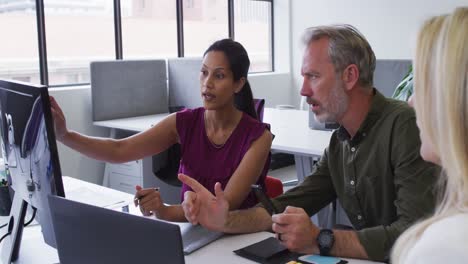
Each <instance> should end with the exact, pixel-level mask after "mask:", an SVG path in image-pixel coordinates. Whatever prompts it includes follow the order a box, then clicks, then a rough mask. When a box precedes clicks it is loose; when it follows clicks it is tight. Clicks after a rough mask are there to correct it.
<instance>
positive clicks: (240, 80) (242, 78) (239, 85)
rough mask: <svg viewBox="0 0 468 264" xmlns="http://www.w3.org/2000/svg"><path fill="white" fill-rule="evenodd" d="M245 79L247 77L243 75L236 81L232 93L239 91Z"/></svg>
mask: <svg viewBox="0 0 468 264" xmlns="http://www.w3.org/2000/svg"><path fill="white" fill-rule="evenodd" d="M246 81H247V79H246V78H245V77H241V78H240V79H239V80H238V81H236V84H235V86H236V87H235V90H234V93H238V92H240V91H241V90H242V88H243V87H244V84H245V82H246Z"/></svg>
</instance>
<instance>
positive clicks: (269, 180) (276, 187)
mask: <svg viewBox="0 0 468 264" xmlns="http://www.w3.org/2000/svg"><path fill="white" fill-rule="evenodd" d="M265 186H266V194H267V195H268V197H270V198H275V197H277V196H280V195H281V194H283V183H282V182H281V180H280V179H277V178H274V177H272V176H266V178H265Z"/></svg>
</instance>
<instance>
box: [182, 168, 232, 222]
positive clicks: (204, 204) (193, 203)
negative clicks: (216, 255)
mask: <svg viewBox="0 0 468 264" xmlns="http://www.w3.org/2000/svg"><path fill="white" fill-rule="evenodd" d="M179 180H180V181H182V182H183V183H185V184H186V185H188V186H190V188H192V190H193V192H191V191H187V192H185V194H184V201H183V202H182V208H183V209H184V214H185V217H186V218H187V220H188V221H190V222H191V223H192V224H201V225H203V226H204V227H206V228H208V229H211V230H216V231H223V228H224V224H225V222H226V219H227V214H228V212H229V203H228V201H227V200H226V198H225V197H224V191H223V190H222V188H221V184H220V183H219V182H217V183H216V184H215V194H216V196H214V195H213V194H212V193H211V192H210V191H208V190H207V189H206V188H205V187H204V186H203V185H201V184H200V183H199V182H197V181H196V180H194V179H192V178H190V177H189V176H187V175H184V174H179Z"/></svg>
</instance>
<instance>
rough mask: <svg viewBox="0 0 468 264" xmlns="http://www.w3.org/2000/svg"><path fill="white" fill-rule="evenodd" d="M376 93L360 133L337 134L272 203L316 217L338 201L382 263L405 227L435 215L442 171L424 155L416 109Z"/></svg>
mask: <svg viewBox="0 0 468 264" xmlns="http://www.w3.org/2000/svg"><path fill="white" fill-rule="evenodd" d="M374 91H375V95H374V97H373V99H372V103H371V107H370V110H369V113H368V114H367V117H366V118H365V120H364V122H363V123H362V125H361V127H360V128H359V130H358V132H357V133H356V135H355V136H354V137H353V138H350V136H349V134H348V133H347V131H346V130H345V129H344V128H343V127H340V128H339V129H337V130H335V131H334V132H333V134H332V137H331V140H330V145H329V146H328V148H327V149H325V152H324V154H323V155H322V157H321V159H320V161H319V162H317V164H316V165H315V167H314V169H313V171H312V174H311V175H310V176H309V177H307V178H306V179H305V180H304V182H303V183H302V184H300V185H299V186H297V187H295V188H293V189H291V190H289V191H288V192H286V193H285V194H283V195H282V196H279V197H277V198H276V199H274V200H273V203H274V204H275V205H276V206H277V207H278V209H279V210H280V211H283V210H284V208H285V207H286V206H288V205H292V206H296V207H301V208H304V210H306V212H307V213H308V214H309V215H313V214H315V213H316V212H317V211H319V210H320V209H321V208H323V207H324V206H326V205H327V204H329V203H330V202H332V201H333V200H334V199H335V198H338V200H339V202H340V203H341V205H342V207H343V209H344V210H345V212H346V214H347V215H348V217H349V219H350V221H351V223H352V224H353V225H354V228H355V229H356V230H357V235H358V237H359V240H360V242H361V244H362V245H363V246H364V248H365V250H366V252H367V254H368V256H369V257H370V258H371V259H373V260H379V261H382V260H386V259H388V255H389V253H390V252H389V251H390V249H391V247H392V245H393V243H394V242H395V240H396V239H397V238H398V236H399V235H400V234H401V233H402V232H403V231H404V230H405V229H406V228H408V227H409V226H410V225H411V224H412V223H414V222H415V221H416V220H418V219H420V218H421V217H424V216H428V214H431V213H433V211H434V207H435V198H434V188H433V186H434V183H435V180H436V178H437V176H438V175H439V174H440V170H439V167H437V166H435V165H434V164H432V163H428V162H425V161H424V160H423V159H422V158H421V156H420V154H419V149H420V145H421V142H420V139H419V130H418V128H417V126H416V118H415V113H414V111H413V109H411V108H410V107H409V106H408V105H407V103H406V102H401V101H397V100H393V99H388V98H385V97H384V96H383V95H382V94H380V93H379V92H378V91H377V90H375V89H374Z"/></svg>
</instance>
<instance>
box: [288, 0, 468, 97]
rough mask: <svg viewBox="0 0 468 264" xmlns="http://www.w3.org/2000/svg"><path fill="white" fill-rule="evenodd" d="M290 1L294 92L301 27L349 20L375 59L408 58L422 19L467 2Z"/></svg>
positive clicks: (298, 63)
mask: <svg viewBox="0 0 468 264" xmlns="http://www.w3.org/2000/svg"><path fill="white" fill-rule="evenodd" d="M291 2H292V3H291V4H292V5H291V28H292V32H291V33H292V35H291V37H292V44H291V47H292V56H293V57H292V61H293V63H292V78H293V85H294V90H295V92H296V93H299V90H300V84H301V76H300V64H301V60H302V48H301V46H300V43H299V41H300V36H301V34H302V31H303V30H304V29H305V28H308V27H311V26H317V25H325V24H336V23H346V24H351V25H353V26H355V27H357V28H358V29H359V30H360V31H361V32H362V33H363V34H364V36H366V38H367V40H368V41H369V42H370V44H371V46H372V47H373V49H374V52H375V55H376V57H377V58H378V59H411V58H412V54H413V50H414V48H413V47H414V43H415V39H416V35H417V32H418V29H419V27H420V26H421V24H422V23H423V21H424V20H425V19H427V18H428V17H429V16H432V15H439V14H443V13H448V12H451V11H452V10H453V9H454V8H455V7H457V6H468V0H409V1H408V0H354V1H344V0H328V1H311V0H294V1H291ZM293 98H295V97H293ZM297 102H298V101H296V102H295V103H296V104H297Z"/></svg>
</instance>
